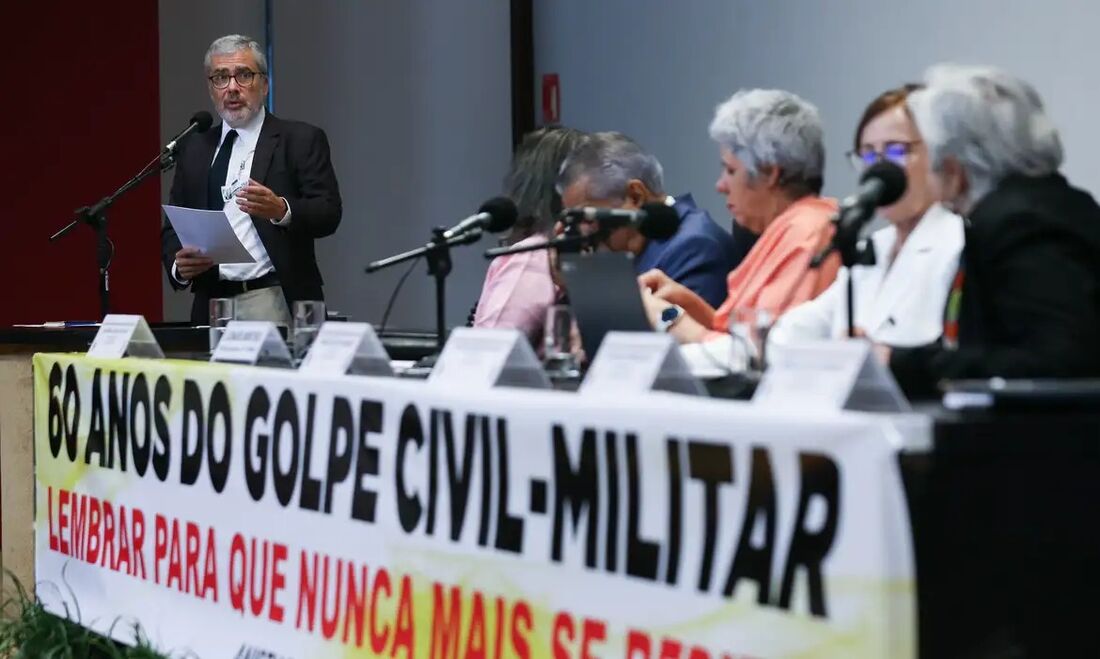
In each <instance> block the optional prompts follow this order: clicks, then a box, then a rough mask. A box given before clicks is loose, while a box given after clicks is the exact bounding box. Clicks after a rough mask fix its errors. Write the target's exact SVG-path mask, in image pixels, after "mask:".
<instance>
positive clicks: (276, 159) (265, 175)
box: [160, 113, 343, 325]
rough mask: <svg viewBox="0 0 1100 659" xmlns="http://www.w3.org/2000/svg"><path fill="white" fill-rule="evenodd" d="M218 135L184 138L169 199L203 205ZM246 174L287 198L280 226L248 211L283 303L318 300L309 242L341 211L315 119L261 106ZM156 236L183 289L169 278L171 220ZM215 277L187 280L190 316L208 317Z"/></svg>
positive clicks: (175, 241)
mask: <svg viewBox="0 0 1100 659" xmlns="http://www.w3.org/2000/svg"><path fill="white" fill-rule="evenodd" d="M220 140H221V124H218V125H217V126H214V127H212V128H211V129H210V130H209V131H207V132H206V133H203V134H201V135H195V136H193V137H192V138H190V139H187V140H184V142H183V143H182V145H181V146H180V151H179V155H178V157H177V161H176V174H175V177H174V178H173V179H172V191H171V192H170V193H169V195H168V200H169V203H170V204H173V205H175V206H184V207H187V208H206V180H207V177H208V175H209V172H210V165H211V163H212V161H213V160H214V152H215V150H216V149H217V146H218V142H219V141H220ZM250 175H251V177H252V178H254V179H256V180H257V181H259V182H260V183H262V184H264V185H266V186H267V187H269V188H271V190H272V191H273V192H274V193H275V194H277V195H279V196H280V197H286V200H287V203H288V204H289V205H290V211H291V220H290V224H289V226H287V227H285V228H284V227H278V226H275V225H274V224H272V223H271V221H270V220H268V219H265V218H257V217H253V218H252V224H253V225H254V226H255V227H256V231H257V232H258V233H259V235H260V240H261V241H262V242H263V245H264V249H266V250H267V253H268V255H269V256H270V257H271V263H272V265H274V267H275V273H276V274H277V275H278V277H279V281H280V283H281V284H282V288H283V295H284V296H286V300H287V306H288V307H290V306H291V305H292V304H293V303H294V301H295V300H323V299H324V294H323V292H322V290H321V287H322V284H323V283H324V282H323V281H322V279H321V271H320V270H319V269H318V268H317V258H316V256H315V255H314V252H313V241H314V240H315V239H317V238H323V237H325V236H328V235H331V234H332V233H333V232H335V231H336V227H338V226H339V225H340V216H341V214H342V212H343V209H342V205H341V201H340V188H339V186H338V185H337V183H336V173H335V172H334V171H333V169H332V161H331V160H330V158H329V146H328V138H327V137H325V132H324V131H323V130H321V129H320V128H317V127H316V126H311V125H309V124H306V123H302V122H300V121H287V120H284V119H279V118H278V117H276V116H275V115H273V114H270V113H268V115H267V116H266V117H265V118H264V123H263V127H262V128H261V129H260V136H259V139H258V140H257V142H256V153H255V155H254V156H253V158H252V171H251V174H250ZM160 239H161V240H160V242H161V258H162V260H163V262H164V267H165V269H166V270H167V271H168V281H169V282H171V284H172V286H173V287H175V288H177V289H182V288H185V287H184V286H180V285H179V283H177V282H176V280H175V279H174V278H173V277H172V264H173V263H174V262H175V259H176V252H177V251H179V249H180V247H181V245H180V240H179V237H178V236H177V235H176V232H175V231H174V230H173V229H172V225H171V224H168V223H167V222H166V223H165V224H164V228H163V229H162V230H161V234H160ZM217 278H218V269H217V268H216V267H215V268H212V269H210V270H209V271H207V272H205V273H203V274H202V275H200V276H199V277H196V278H195V280H194V281H193V282H191V291H192V292H193V293H194V294H195V299H194V302H193V304H192V307H191V322H192V323H194V324H196V325H205V324H207V323H209V321H210V318H209V310H208V309H209V304H208V302H209V299H210V293H209V290H210V286H211V285H213V283H215V282H216V281H217Z"/></svg>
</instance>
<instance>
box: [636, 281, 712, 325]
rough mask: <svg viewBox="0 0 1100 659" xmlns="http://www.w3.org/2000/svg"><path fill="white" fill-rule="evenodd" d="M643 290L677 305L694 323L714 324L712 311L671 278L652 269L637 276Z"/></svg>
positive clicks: (697, 297) (696, 296)
mask: <svg viewBox="0 0 1100 659" xmlns="http://www.w3.org/2000/svg"><path fill="white" fill-rule="evenodd" d="M638 283H639V284H640V285H641V286H642V288H643V289H645V290H647V291H648V292H650V293H652V294H653V296H654V297H657V298H659V299H661V300H664V301H665V302H668V303H669V304H678V305H680V306H681V307H683V308H684V311H686V312H687V314H688V315H689V316H691V317H692V318H693V319H694V320H695V321H696V322H698V323H699V324H701V325H704V326H706V327H710V326H711V325H712V324H713V323H714V309H713V308H712V307H711V306H710V305H709V304H707V302H706V300H704V299H703V298H701V297H699V296H698V295H697V294H696V293H695V291H693V290H691V289H690V288H688V287H687V286H684V285H683V284H680V283H677V282H676V281H675V280H673V279H672V277H669V276H668V275H666V274H665V273H664V272H662V271H660V270H658V269H656V268H654V269H652V270H648V271H646V272H643V273H642V274H641V275H639V276H638Z"/></svg>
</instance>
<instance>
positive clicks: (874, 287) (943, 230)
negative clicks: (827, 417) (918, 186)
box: [768, 205, 964, 347]
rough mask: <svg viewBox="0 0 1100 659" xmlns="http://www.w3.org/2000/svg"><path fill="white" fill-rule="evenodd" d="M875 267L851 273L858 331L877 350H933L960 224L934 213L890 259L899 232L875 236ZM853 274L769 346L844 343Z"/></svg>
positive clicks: (790, 315) (791, 318)
mask: <svg viewBox="0 0 1100 659" xmlns="http://www.w3.org/2000/svg"><path fill="white" fill-rule="evenodd" d="M870 240H871V244H872V246H873V247H874V251H875V264H874V265H871V266H861V265H857V266H855V267H854V268H852V270H853V272H852V274H851V276H852V290H853V293H854V298H855V299H854V302H855V326H856V327H858V328H861V329H863V331H864V332H866V334H867V336H868V337H869V338H870V339H871V340H873V341H875V342H877V343H884V344H886V345H890V346H895V347H911V346H919V345H924V344H926V343H931V342H933V341H935V340H936V339H937V338H939V336H940V333H941V332H942V331H943V313H944V308H945V307H946V305H947V295H948V293H949V292H950V289H951V280H952V279H953V278H954V277H955V272H956V271H957V270H958V265H959V254H960V253H961V252H962V248H963V242H964V234H963V220H962V218H960V217H959V216H958V215H955V214H954V213H951V212H949V211H947V210H946V209H944V208H943V207H942V206H939V205H933V206H932V207H931V208H929V209H928V211H927V212H926V213H925V214H924V217H922V218H921V220H920V222H918V223H917V226H915V227H913V231H912V233H910V234H909V238H908V239H907V240H906V241H905V244H904V245H902V246H901V249H900V250H899V251H898V255H897V257H895V259H894V262H893V263H890V261H889V260H890V253H891V251H892V250H893V248H894V242H895V241H896V240H897V230H896V229H895V228H894V227H893V226H888V227H886V228H883V229H879V230H878V231H876V232H874V233H873V234H871V238H870ZM848 275H849V273H848V269H847V268H841V270H840V272H838V273H837V276H836V280H835V281H834V282H833V284H832V285H831V286H829V288H827V289H826V290H825V292H823V293H822V294H821V295H819V296H818V297H817V298H816V299H814V300H810V301H809V302H806V303H804V304H800V305H799V306H797V307H795V308H793V309H791V310H789V311H787V313H785V314H783V316H782V317H780V319H779V321H778V322H777V323H776V325H775V327H773V328H772V330H771V333H770V335H769V337H768V345H769V346H773V345H775V346H781V345H783V344H786V343H790V342H792V341H799V340H806V339H839V338H844V337H846V336H847V335H848V311H847V309H848V302H847V300H848V293H847V287H848V284H847V280H848Z"/></svg>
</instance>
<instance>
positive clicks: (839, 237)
mask: <svg viewBox="0 0 1100 659" xmlns="http://www.w3.org/2000/svg"><path fill="white" fill-rule="evenodd" d="M873 214H874V209H873V208H868V207H866V206H854V207H852V208H850V209H848V210H847V212H845V213H837V215H836V216H835V217H834V218H833V226H834V227H835V230H834V231H833V239H832V240H831V241H830V242H829V245H828V246H827V247H826V248H825V249H823V250H821V251H820V252H818V253H817V255H816V256H814V257H813V259H812V260H811V261H810V268H811V269H817V268H820V267H821V265H822V264H823V263H825V259H827V258H828V257H829V255H830V254H832V253H833V252H834V251H836V252H837V253H839V254H840V262H841V263H842V264H843V265H844V267H846V268H848V282H847V284H848V286H847V289H848V290H847V311H848V338H853V337H855V335H856V327H855V291H854V289H853V287H852V266H856V265H874V264H875V251H874V249H872V248H871V247H870V244H869V243H868V246H867V247H866V248H864V249H860V247H859V230H860V229H861V228H863V225H864V224H866V223H867V221H868V220H869V219H871V216H872V215H873Z"/></svg>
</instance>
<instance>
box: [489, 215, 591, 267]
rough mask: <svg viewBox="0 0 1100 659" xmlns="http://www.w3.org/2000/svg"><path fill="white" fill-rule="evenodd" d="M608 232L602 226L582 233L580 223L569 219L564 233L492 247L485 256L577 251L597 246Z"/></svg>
mask: <svg viewBox="0 0 1100 659" xmlns="http://www.w3.org/2000/svg"><path fill="white" fill-rule="evenodd" d="M606 234H607V232H606V230H605V229H604V228H602V227H601V228H600V230H599V231H597V232H595V233H592V234H589V235H587V236H585V235H582V234H581V231H580V223H579V222H576V221H569V220H567V221H566V224H565V232H564V233H562V235H560V236H557V237H555V238H551V239H550V240H547V241H545V242H541V243H537V244H534V245H509V246H507V247H494V248H492V249H488V250H485V258H487V259H490V260H491V259H495V258H496V257H498V256H508V255H509V254H522V253H524V252H535V251H538V250H540V249H553V250H557V252H558V253H559V254H563V253H577V252H581V251H583V250H586V249H591V248H594V247H596V246H597V245H598V244H599V243H600V241H601V240H603V239H604V238H605V237H606Z"/></svg>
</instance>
